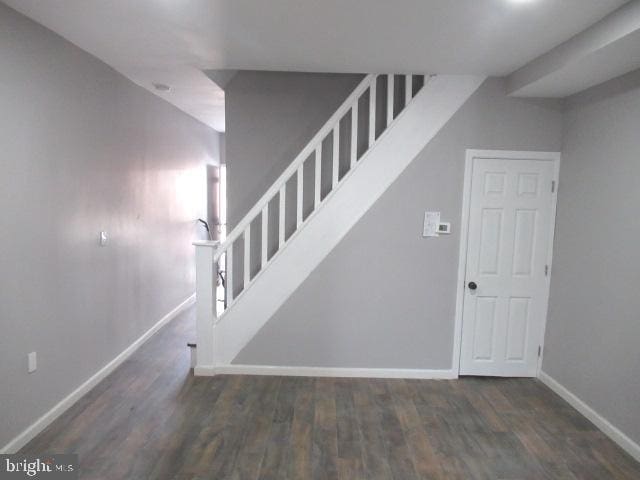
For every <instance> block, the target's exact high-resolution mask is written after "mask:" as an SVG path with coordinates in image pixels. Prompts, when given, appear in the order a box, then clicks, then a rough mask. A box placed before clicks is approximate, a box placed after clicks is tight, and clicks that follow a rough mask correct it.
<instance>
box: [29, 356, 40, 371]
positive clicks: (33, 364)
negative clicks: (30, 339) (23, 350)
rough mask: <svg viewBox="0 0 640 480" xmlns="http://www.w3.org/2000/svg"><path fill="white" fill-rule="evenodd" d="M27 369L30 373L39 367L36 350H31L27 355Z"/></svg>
mask: <svg viewBox="0 0 640 480" xmlns="http://www.w3.org/2000/svg"><path fill="white" fill-rule="evenodd" d="M27 364H28V366H27V369H28V372H29V373H33V372H35V371H36V369H37V368H38V358H37V355H36V352H31V353H30V354H28V355H27Z"/></svg>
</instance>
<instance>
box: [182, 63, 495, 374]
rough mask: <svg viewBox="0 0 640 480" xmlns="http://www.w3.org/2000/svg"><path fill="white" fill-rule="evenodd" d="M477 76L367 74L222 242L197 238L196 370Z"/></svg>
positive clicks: (406, 156)
mask: <svg viewBox="0 0 640 480" xmlns="http://www.w3.org/2000/svg"><path fill="white" fill-rule="evenodd" d="M483 80H484V77H477V76H468V75H437V76H431V77H423V76H419V75H367V76H366V77H365V78H364V79H363V80H362V82H361V83H360V84H359V85H358V86H357V87H356V88H355V90H354V91H353V92H352V93H351V95H349V97H348V98H347V99H346V100H345V101H344V103H343V104H342V105H341V106H340V107H339V108H338V109H337V110H336V112H335V113H334V114H333V115H332V116H331V118H330V119H329V120H328V121H327V122H326V123H325V125H324V126H323V127H322V128H321V129H320V130H319V131H318V133H317V134H316V135H315V136H314V137H313V138H312V139H311V141H310V142H309V143H308V144H307V145H306V147H304V149H303V150H302V151H301V152H300V154H299V155H298V156H297V157H296V158H295V159H294V160H293V162H292V163H291V164H290V165H289V167H287V169H286V170H285V171H284V172H283V173H282V175H281V176H280V177H279V178H278V179H277V180H276V181H275V182H274V183H273V185H272V186H271V187H270V188H269V189H268V190H267V192H266V193H265V194H264V195H263V196H262V198H261V199H260V200H259V201H258V202H257V203H256V204H255V205H254V207H253V208H252V209H251V210H250V211H249V212H248V213H247V215H245V217H244V218H243V219H242V220H241V221H240V222H239V223H238V225H237V226H236V227H235V228H234V229H233V230H232V231H231V232H230V233H229V235H228V236H227V239H226V240H225V241H224V242H222V244H218V243H214V242H196V243H194V245H195V246H196V297H197V306H196V316H197V326H196V331H197V365H196V368H195V370H194V372H195V374H196V375H215V374H216V373H223V372H224V371H225V367H226V366H228V365H230V364H231V363H232V361H233V359H234V358H235V357H236V355H237V354H238V353H239V352H240V350H242V348H243V347H244V346H245V345H247V343H248V342H249V341H250V340H251V338H253V336H254V335H255V334H256V333H257V332H258V330H259V329H260V328H261V327H262V326H263V325H264V324H265V323H266V322H267V321H268V320H269V318H270V317H271V316H272V315H273V314H274V313H275V312H276V311H277V310H278V308H279V307H280V306H281V305H282V304H283V303H284V302H285V301H286V300H287V298H288V297H289V296H290V295H291V294H292V293H293V292H294V290H295V289H296V288H297V287H298V286H299V285H300V284H301V283H302V282H303V281H304V280H305V278H306V277H307V276H308V275H309V274H310V273H311V272H312V270H313V269H314V268H316V266H317V265H318V264H319V263H320V262H321V261H322V260H323V259H324V258H325V257H326V256H327V255H328V253H329V252H330V251H331V250H332V249H333V248H334V247H335V246H336V245H337V244H338V242H339V241H340V240H341V239H342V238H343V237H344V235H345V234H346V233H347V232H348V231H349V230H350V229H351V228H352V227H353V225H355V223H356V222H357V221H358V219H360V217H362V215H364V213H365V212H366V211H367V210H368V209H369V208H370V207H371V206H372V205H373V204H374V202H375V201H376V200H377V199H378V198H379V197H380V196H381V195H382V194H383V193H384V191H385V190H386V189H387V188H388V187H389V186H390V185H391V184H392V183H393V181H394V180H395V179H396V178H397V177H398V176H399V175H400V173H402V171H403V170H404V169H405V168H406V167H407V166H408V165H409V164H410V163H411V161H413V159H414V158H415V157H416V155H417V154H418V153H419V152H420V151H421V150H422V149H423V148H424V147H425V146H426V145H427V144H428V143H429V142H430V141H431V139H432V138H433V137H434V136H435V135H436V134H437V132H438V131H439V130H440V129H441V128H442V127H443V126H444V124H445V123H446V122H447V121H448V120H449V119H450V118H451V117H452V116H453V114H454V113H455V112H456V111H457V110H458V109H459V108H460V107H461V106H462V104H463V103H464V102H465V101H466V100H467V99H468V98H469V97H470V96H471V95H472V94H473V92H475V90H476V89H477V88H478V87H479V86H480V84H481V83H482V82H483ZM398 82H400V84H398ZM341 136H342V141H341ZM287 191H289V195H287ZM293 192H295V195H293ZM305 192H306V193H305ZM311 192H313V195H311ZM276 213H277V215H276ZM276 219H277V220H276ZM219 269H220V270H223V271H224V272H225V280H226V282H225V284H226V288H225V295H226V298H225V301H224V302H217V301H216V297H215V290H216V279H217V277H218V270H219Z"/></svg>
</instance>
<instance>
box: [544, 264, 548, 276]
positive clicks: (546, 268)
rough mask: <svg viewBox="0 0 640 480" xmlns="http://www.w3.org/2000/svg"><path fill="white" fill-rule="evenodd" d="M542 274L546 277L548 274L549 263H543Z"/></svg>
mask: <svg viewBox="0 0 640 480" xmlns="http://www.w3.org/2000/svg"><path fill="white" fill-rule="evenodd" d="M544 276H545V277H548V276H549V265H545V266H544Z"/></svg>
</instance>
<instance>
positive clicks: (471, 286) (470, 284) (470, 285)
mask: <svg viewBox="0 0 640 480" xmlns="http://www.w3.org/2000/svg"><path fill="white" fill-rule="evenodd" d="M476 288H478V284H477V283H476V282H469V289H470V290H475V289H476Z"/></svg>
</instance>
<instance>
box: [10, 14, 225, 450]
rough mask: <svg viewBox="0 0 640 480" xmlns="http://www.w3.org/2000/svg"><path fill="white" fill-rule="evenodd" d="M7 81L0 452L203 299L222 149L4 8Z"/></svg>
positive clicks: (187, 121) (175, 113)
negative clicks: (34, 358)
mask: <svg viewBox="0 0 640 480" xmlns="http://www.w3.org/2000/svg"><path fill="white" fill-rule="evenodd" d="M0 71H2V75H0V77H1V78H0V145H1V146H2V147H1V148H2V152H1V153H0V170H1V171H2V175H0V208H1V214H0V329H1V330H0V331H1V332H2V334H1V335H0V379H1V383H2V386H1V387H0V391H1V394H0V447H1V446H3V445H4V444H6V443H7V442H8V441H9V440H11V439H12V438H13V437H14V436H16V435H17V434H18V433H20V432H21V431H22V430H23V429H24V428H26V427H27V426H28V425H30V424H31V423H32V422H34V421H35V420H36V419H37V418H38V417H39V416H41V415H42V414H44V413H45V412H47V411H48V410H49V409H50V408H51V407H53V406H54V405H55V404H56V403H57V402H58V401H60V400H61V399H62V398H64V397H65V396H66V395H68V394H69V393H70V392H71V391H72V390H74V389H75V388H76V387H78V386H79V385H80V384H81V383H82V382H84V381H85V380H87V379H88V378H89V377H90V376H91V375H93V374H94V373H96V371H97V370H98V369H100V368H101V367H103V366H104V365H105V364H106V363H107V362H109V361H110V360H112V359H113V358H114V357H115V356H116V355H118V354H119V353H120V352H122V351H123V350H124V349H125V348H126V347H127V346H128V345H130V344H131V343H132V342H133V341H134V340H135V339H136V338H138V337H139V336H140V335H141V334H143V333H144V332H145V331H146V330H148V329H149V328H150V327H151V326H152V325H153V324H154V323H156V322H157V321H158V320H160V318H162V317H163V316H164V315H165V314H167V313H168V312H169V311H170V310H171V309H173V308H174V307H175V306H177V305H178V304H179V303H180V302H182V301H183V300H185V299H186V298H187V297H188V296H189V295H191V294H192V293H193V291H194V265H193V247H192V246H191V241H192V240H193V239H194V238H195V237H196V234H197V231H196V227H194V219H195V218H196V217H197V216H199V215H200V214H202V213H203V212H204V198H205V196H204V195H203V192H200V193H197V194H196V192H199V187H204V185H205V176H204V173H205V167H204V163H206V162H217V156H218V151H217V147H218V139H217V133H216V132H215V131H213V130H211V129H209V128H208V127H206V126H204V125H202V124H201V123H198V122H197V121H195V120H193V119H192V118H191V117H188V116H187V115H185V114H183V113H182V112H180V111H179V110H177V109H175V108H174V107H172V106H170V105H169V104H167V103H165V102H163V101H162V100H160V99H158V98H157V97H155V96H153V95H152V94H150V93H148V92H146V91H145V90H143V89H142V88H140V87H137V86H135V85H134V84H132V83H131V82H129V81H128V80H126V79H125V78H124V77H122V76H121V75H119V74H118V73H116V72H115V71H113V70H112V69H111V68H109V67H108V66H106V65H105V64H103V63H101V62H100V61H98V60H97V59H95V58H93V57H92V56H90V55H89V54H87V53H85V52H83V51H81V50H79V49H78V48H76V47H74V46H73V45H71V44H70V43H68V42H66V41H65V40H63V39H62V38H60V37H58V36H56V35H54V34H53V33H52V32H50V31H48V30H46V29H44V28H43V27H41V26H39V25H37V24H35V23H33V22H31V21H30V20H28V19H26V18H25V17H22V16H20V15H18V14H17V13H15V12H14V11H12V10H10V9H8V8H7V7H5V6H4V5H2V4H0ZM100 230H106V231H107V232H108V233H109V234H110V244H109V246H108V247H106V248H100V247H99V246H98V244H97V239H98V232H99V231H100ZM31 351H37V353H38V370H37V371H36V372H35V373H33V374H27V353H28V352H31Z"/></svg>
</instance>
